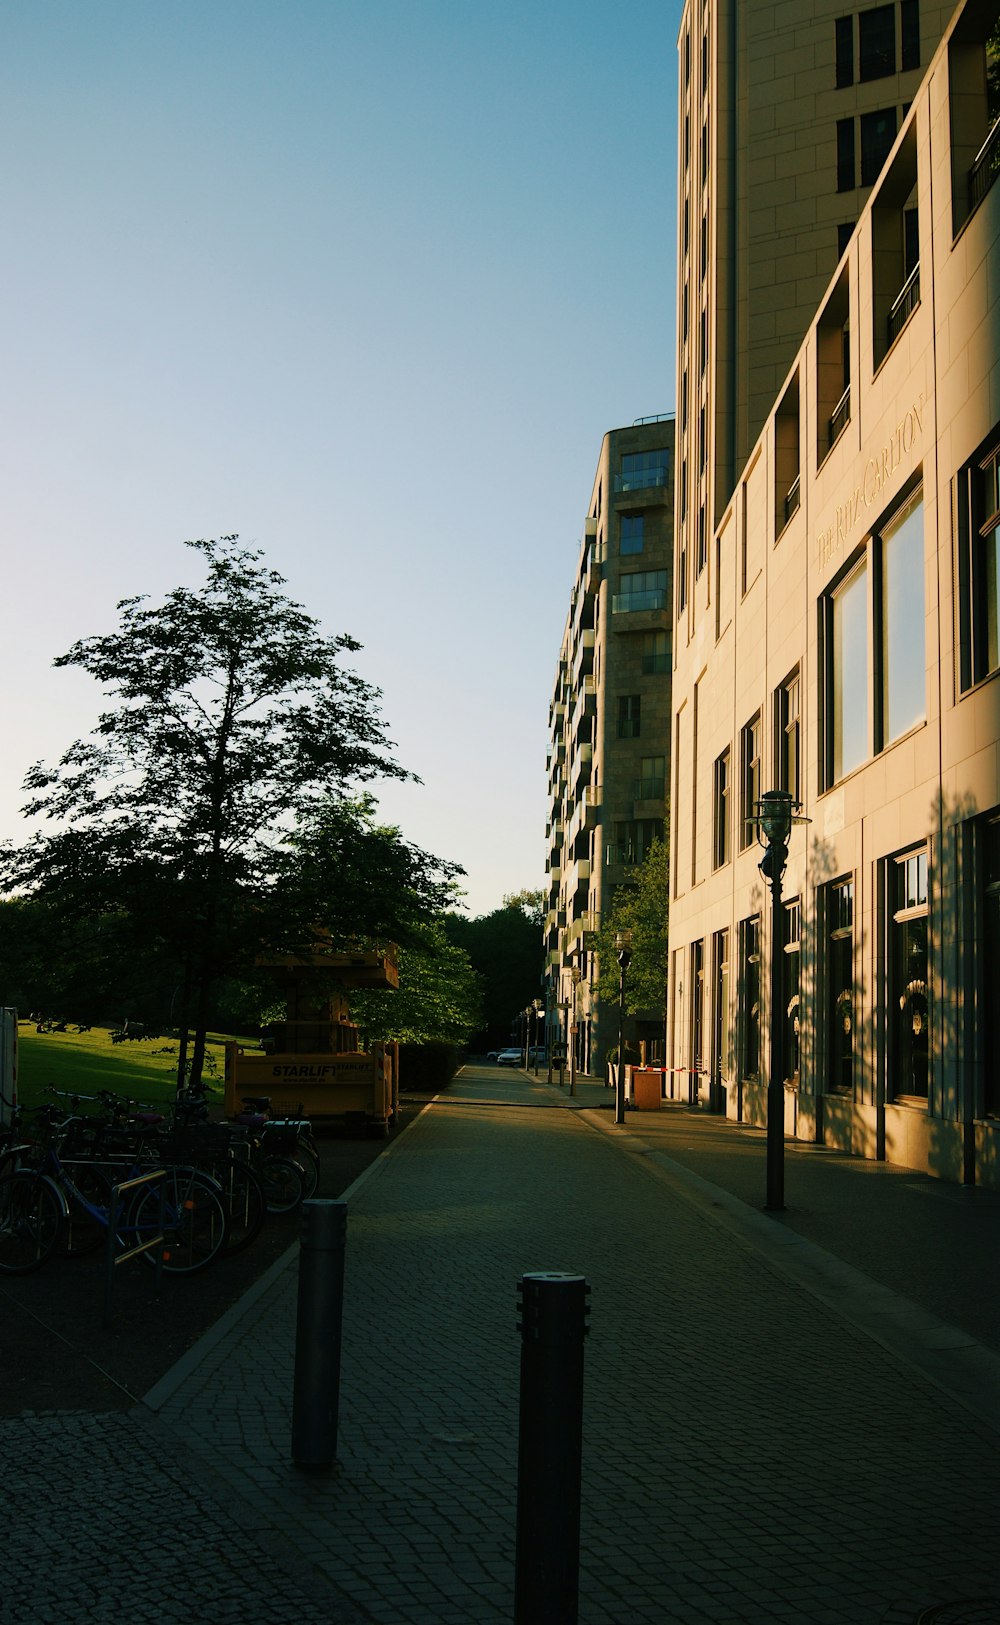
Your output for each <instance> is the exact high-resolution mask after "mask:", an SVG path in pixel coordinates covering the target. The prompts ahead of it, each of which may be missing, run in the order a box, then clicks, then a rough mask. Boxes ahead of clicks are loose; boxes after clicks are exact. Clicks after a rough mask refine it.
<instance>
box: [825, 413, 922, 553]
mask: <svg viewBox="0 0 1000 1625" xmlns="http://www.w3.org/2000/svg"><path fill="white" fill-rule="evenodd" d="M923 427H924V396H923V394H922V393H921V394H920V395H918V397H917V399H916V400H915V401H914V403H913V405H912V406H910V407H909V408H908V409H907V410H906V412H904V414H903V416H902V417H901V418H900V420H899V422H898V423H897V424H896V427H895V428H894V429H893V431H892V434H891V435H890V437H889V439H888V440H887V441H886V442H885V444H884V445H883V446H880V447H879V450H878V453H877V454H876V455H875V456H871V457H868V458H866V459H865V466H864V471H863V473H862V475H861V479H860V480H859V481H858V483H857V485H855V486H854V487H853V489H852V490H850V491H849V492H847V493H846V494H845V496H844V500H843V501H842V502H841V503H839V504H838V506H837V509H836V511H835V513H834V517H833V523H832V524H830V525H826V526H824V528H823V529H822V530H821V531H820V532H819V533H818V535H817V537H816V552H817V556H818V559H819V563H820V566H821V567H822V566H823V565H825V564H828V563H829V561H830V560H831V559H832V558H833V557H834V555H835V554H837V553H839V552H840V551H841V549H842V548H843V547H844V546H845V545H846V543H847V541H848V539H849V538H850V536H851V534H852V532H853V530H854V528H855V526H856V525H857V523H858V520H859V519H861V518H862V517H863V516H864V514H865V512H866V511H867V509H869V508H871V507H872V506H873V505H874V504H875V503H876V502H877V501H878V499H879V497H880V496H881V494H882V493H883V491H885V489H886V487H887V486H888V485H889V483H890V481H891V480H892V478H893V475H894V474H895V473H896V470H897V469H898V468H899V467H900V464H901V463H902V461H903V459H904V457H908V456H909V455H910V453H911V452H912V450H913V448H914V446H915V445H916V443H917V441H918V439H919V437H920V435H921V433H922V432H923Z"/></svg>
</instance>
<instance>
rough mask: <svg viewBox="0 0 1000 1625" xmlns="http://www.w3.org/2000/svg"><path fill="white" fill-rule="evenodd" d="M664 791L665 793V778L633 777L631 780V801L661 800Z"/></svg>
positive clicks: (664, 794)
mask: <svg viewBox="0 0 1000 1625" xmlns="http://www.w3.org/2000/svg"><path fill="white" fill-rule="evenodd" d="M666 793H667V781H666V779H663V778H656V779H633V781H632V800H633V801H643V802H645V801H655V802H662V801H663V799H664V797H665V796H666Z"/></svg>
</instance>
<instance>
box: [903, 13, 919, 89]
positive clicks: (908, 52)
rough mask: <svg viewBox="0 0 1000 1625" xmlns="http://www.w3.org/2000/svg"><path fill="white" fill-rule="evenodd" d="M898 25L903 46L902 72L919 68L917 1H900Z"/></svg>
mask: <svg viewBox="0 0 1000 1625" xmlns="http://www.w3.org/2000/svg"><path fill="white" fill-rule="evenodd" d="M899 13H900V24H901V33H902V46H903V52H902V57H903V72H904V73H908V72H909V70H910V69H911V68H919V66H920V15H919V7H918V0H900V7H899Z"/></svg>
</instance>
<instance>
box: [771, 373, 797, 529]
mask: <svg viewBox="0 0 1000 1625" xmlns="http://www.w3.org/2000/svg"><path fill="white" fill-rule="evenodd" d="M800 503H801V488H800V463H799V375H798V372H797V371H796V372H795V374H794V375H793V377H792V379H791V381H790V383H789V385H788V388H787V389H786V390H785V393H784V395H783V396H782V397H781V400H780V401H779V403H778V407H777V410H776V411H775V414H774V534H775V536H776V537H778V536H780V535H781V533H782V531H783V530H784V528H785V526H786V525H787V524H788V522H789V520H790V519H791V518H792V517H793V515H794V514H796V513H797V512H798V510H799V506H800Z"/></svg>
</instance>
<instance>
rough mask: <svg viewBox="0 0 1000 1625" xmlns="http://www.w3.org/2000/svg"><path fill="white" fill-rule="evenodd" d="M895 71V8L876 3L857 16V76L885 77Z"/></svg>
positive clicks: (863, 77)
mask: <svg viewBox="0 0 1000 1625" xmlns="http://www.w3.org/2000/svg"><path fill="white" fill-rule="evenodd" d="M895 71H896V8H895V6H894V5H892V6H875V7H873V8H872V10H871V11H862V12H861V13H860V14H859V16H858V78H859V79H861V80H865V79H884V78H885V77H886V75H887V74H890V73H895Z"/></svg>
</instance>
